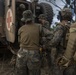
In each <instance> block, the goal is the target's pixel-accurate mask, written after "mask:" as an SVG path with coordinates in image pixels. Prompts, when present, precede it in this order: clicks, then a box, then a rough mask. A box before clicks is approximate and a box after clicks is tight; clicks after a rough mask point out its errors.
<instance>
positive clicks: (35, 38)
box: [18, 23, 41, 50]
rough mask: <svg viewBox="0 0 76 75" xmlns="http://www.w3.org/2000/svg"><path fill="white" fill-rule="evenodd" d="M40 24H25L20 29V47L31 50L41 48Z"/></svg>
mask: <svg viewBox="0 0 76 75" xmlns="http://www.w3.org/2000/svg"><path fill="white" fill-rule="evenodd" d="M40 26H41V25H38V24H34V23H33V24H31V25H24V26H22V27H21V28H20V29H19V31H18V40H19V42H20V47H21V48H25V49H30V50H35V49H36V50H38V49H39V40H40V38H39V37H40Z"/></svg>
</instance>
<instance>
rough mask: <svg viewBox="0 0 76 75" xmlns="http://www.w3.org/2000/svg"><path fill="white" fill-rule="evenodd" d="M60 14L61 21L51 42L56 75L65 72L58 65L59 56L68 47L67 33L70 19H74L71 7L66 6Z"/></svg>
mask: <svg viewBox="0 0 76 75" xmlns="http://www.w3.org/2000/svg"><path fill="white" fill-rule="evenodd" d="M59 15H60V21H61V22H60V23H59V24H58V25H57V27H56V29H55V30H54V36H53V39H52V40H51V42H50V45H51V47H52V50H51V59H52V65H53V71H52V72H53V73H54V74H55V75H62V74H63V72H62V70H61V69H59V66H57V65H56V62H57V60H56V59H59V57H61V56H62V54H63V53H64V50H65V49H66V34H67V32H68V31H69V28H70V24H68V21H71V20H72V13H71V11H70V9H69V8H64V9H63V10H61V11H60V12H59Z"/></svg>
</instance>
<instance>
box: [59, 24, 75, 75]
mask: <svg viewBox="0 0 76 75" xmlns="http://www.w3.org/2000/svg"><path fill="white" fill-rule="evenodd" d="M75 52H76V23H73V24H72V25H71V28H70V36H69V41H68V44H67V48H66V50H65V53H64V55H63V57H62V58H61V60H60V61H59V65H60V66H63V67H66V69H65V71H64V75H76V53H75Z"/></svg>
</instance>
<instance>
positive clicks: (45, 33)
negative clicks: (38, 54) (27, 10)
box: [39, 14, 52, 73]
mask: <svg viewBox="0 0 76 75" xmlns="http://www.w3.org/2000/svg"><path fill="white" fill-rule="evenodd" d="M39 21H40V23H41V25H42V68H43V69H44V72H45V73H46V72H48V73H49V72H50V71H49V68H50V66H51V65H50V63H51V61H50V60H51V58H50V57H51V56H50V54H51V48H50V46H49V41H50V40H51V38H52V33H51V31H50V30H49V29H50V25H49V22H48V21H47V20H46V16H45V14H40V15H39Z"/></svg>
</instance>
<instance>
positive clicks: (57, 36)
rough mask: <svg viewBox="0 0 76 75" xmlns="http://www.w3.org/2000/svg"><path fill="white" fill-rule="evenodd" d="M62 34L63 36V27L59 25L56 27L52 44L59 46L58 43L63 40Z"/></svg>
mask: <svg viewBox="0 0 76 75" xmlns="http://www.w3.org/2000/svg"><path fill="white" fill-rule="evenodd" d="M62 36H63V29H62V28H61V27H57V28H56V29H55V33H54V36H53V39H52V40H51V43H52V46H57V45H58V43H59V42H60V41H61V39H62Z"/></svg>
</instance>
